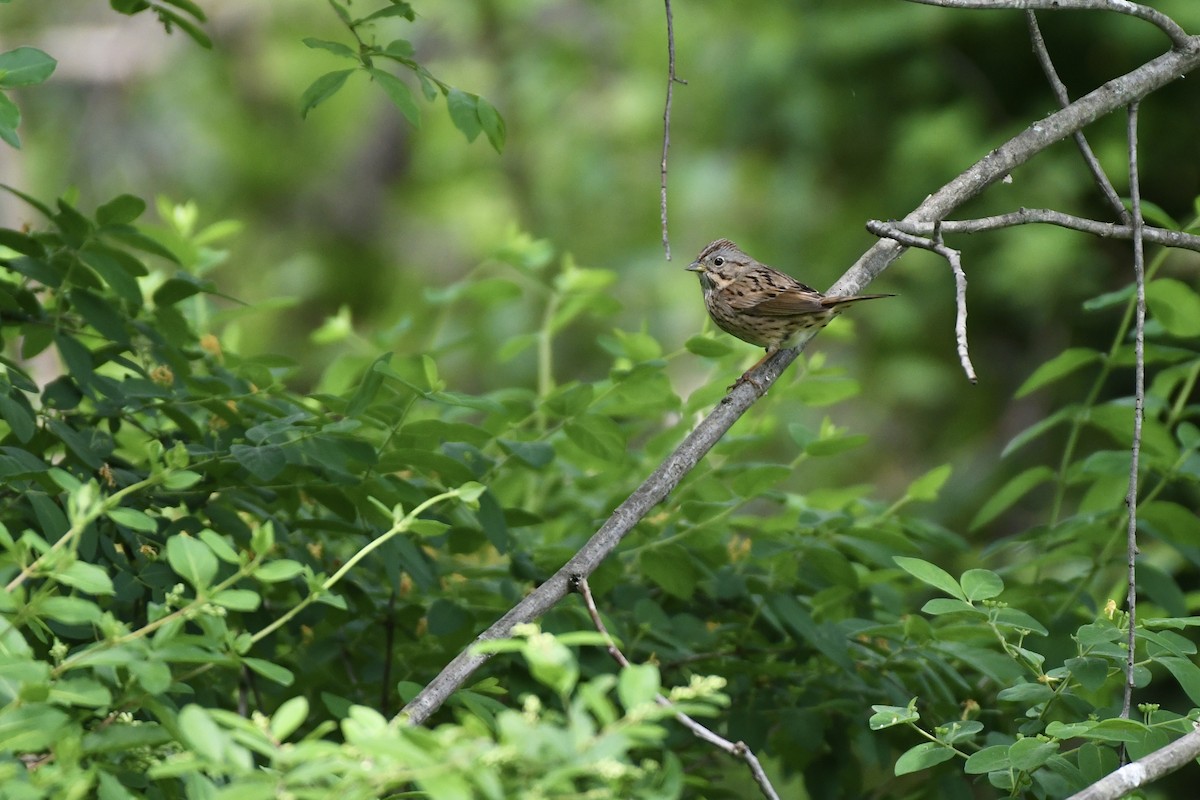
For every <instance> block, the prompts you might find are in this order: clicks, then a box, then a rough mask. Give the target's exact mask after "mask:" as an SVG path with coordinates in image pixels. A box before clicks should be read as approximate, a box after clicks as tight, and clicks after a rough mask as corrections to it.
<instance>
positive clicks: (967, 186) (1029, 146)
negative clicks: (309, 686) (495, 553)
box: [401, 0, 1200, 724]
mask: <svg viewBox="0 0 1200 800" xmlns="http://www.w3.org/2000/svg"><path fill="white" fill-rule="evenodd" d="M1060 2H1063V3H1066V2H1067V0H1060ZM1197 66H1200V37H1192V38H1191V39H1189V40H1188V47H1186V48H1183V47H1181V48H1179V49H1178V50H1175V51H1172V52H1169V53H1165V54H1163V55H1161V56H1159V57H1158V58H1155V59H1154V60H1152V61H1150V62H1148V63H1146V64H1143V65H1142V66H1140V67H1138V68H1137V69H1135V70H1133V71H1132V72H1129V73H1127V74H1125V75H1122V76H1121V77H1118V78H1114V79H1113V80H1111V81H1109V82H1108V83H1105V84H1104V85H1103V86H1101V87H1099V88H1098V89H1096V90H1094V91H1092V92H1090V93H1088V94H1086V95H1084V96H1083V97H1081V98H1079V99H1078V100H1076V101H1075V102H1073V103H1072V104H1071V105H1070V106H1068V107H1067V108H1064V109H1062V110H1061V111H1057V112H1055V113H1053V114H1051V115H1050V116H1048V117H1046V118H1044V119H1042V120H1040V121H1039V122H1036V123H1034V124H1033V125H1031V126H1030V127H1029V128H1027V129H1025V130H1024V131H1022V132H1021V133H1020V134H1018V135H1017V136H1015V137H1013V138H1012V139H1010V140H1009V141H1007V142H1005V143H1004V144H1002V145H1000V146H999V147H998V148H996V149H995V150H993V151H992V152H990V153H988V155H986V156H984V158H982V159H981V160H980V161H978V162H976V163H975V164H974V165H972V166H971V167H970V168H968V169H967V170H966V171H965V172H963V173H962V174H961V175H959V176H958V177H957V178H955V179H954V180H952V181H950V183H948V184H946V185H945V186H943V187H942V188H940V189H938V190H937V191H936V192H934V193H933V194H931V195H930V196H929V197H927V198H926V199H925V201H924V202H922V203H921V205H919V206H918V207H917V208H916V209H914V210H913V211H912V212H911V213H910V214H909V215H908V216H907V217H905V219H904V222H905V223H906V224H908V223H916V222H923V221H934V220H939V219H942V218H943V217H945V216H946V215H948V214H950V213H951V212H953V211H954V210H955V209H956V208H958V207H959V206H961V205H962V204H963V203H965V202H967V201H968V200H970V199H971V198H973V197H975V196H976V195H978V194H980V193H981V192H982V191H983V190H984V189H986V188H987V187H988V186H990V185H991V184H993V183H995V182H996V181H999V180H1000V179H1002V178H1003V177H1004V176H1005V175H1007V174H1008V173H1009V172H1011V171H1012V170H1013V169H1015V168H1016V167H1018V166H1020V165H1021V164H1023V163H1025V162H1026V161H1028V160H1029V159H1031V158H1033V156H1035V155H1036V154H1038V153H1040V152H1041V151H1042V150H1045V149H1046V148H1048V147H1050V146H1051V145H1052V144H1054V143H1055V142H1058V141H1060V140H1062V139H1064V138H1065V137H1067V136H1070V135H1071V134H1072V133H1074V132H1075V131H1077V130H1079V129H1080V128H1082V127H1084V126H1085V125H1088V124H1090V123H1092V122H1094V121H1095V120H1097V119H1099V118H1100V117H1102V116H1104V115H1105V114H1109V113H1111V112H1112V111H1114V110H1116V109H1118V108H1122V107H1124V106H1127V105H1129V103H1131V102H1133V101H1134V100H1137V99H1138V98H1141V97H1144V96H1145V95H1147V94H1149V93H1150V92H1153V91H1154V90H1156V89H1159V88H1161V87H1163V86H1165V85H1167V84H1168V83H1171V82H1172V81H1175V80H1178V79H1179V78H1181V77H1182V76H1184V75H1186V74H1187V73H1189V72H1191V71H1192V70H1194V69H1196V67H1197ZM904 249H905V248H904V246H903V245H901V244H899V243H898V242H896V241H894V240H891V239H881V240H879V241H878V242H876V244H875V245H874V246H873V247H871V249H869V250H868V251H867V252H866V253H864V254H863V255H862V257H861V258H859V259H858V261H857V262H855V263H854V264H853V265H852V266H851V267H850V269H848V270H847V271H846V273H845V274H844V275H842V277H841V278H840V279H838V281H837V283H835V284H834V285H833V286H832V287H831V288H830V289H829V294H857V293H859V292H860V291H861V290H862V288H863V287H864V286H866V285H867V283H869V282H870V281H871V280H872V279H873V278H874V277H875V276H876V275H878V274H879V273H881V272H883V270H885V269H887V267H888V266H889V265H890V264H891V263H892V262H893V261H895V260H896V259H897V258H898V257H899V256H900V254H901V253H903V252H904ZM806 344H807V340H805V341H802V342H800V344H799V345H798V346H797V347H792V348H786V349H784V350H780V351H779V352H778V353H776V354H775V355H773V356H771V357H770V358H768V359H767V360H766V361H764V362H763V364H762V365H761V366H760V367H758V369H757V370H755V372H754V376H753V377H754V381H753V382H751V381H745V382H743V383H741V384H740V385H738V386H736V387H735V388H734V389H733V390H732V391H731V392H730V393H729V394H727V395H726V396H725V398H724V399H723V400H722V401H721V403H720V405H718V406H717V407H716V408H715V409H714V410H713V412H712V413H711V414H710V415H709V416H708V417H706V418H705V419H704V420H703V421H702V422H701V423H700V424H699V425H697V426H696V428H695V430H693V431H692V432H691V433H690V434H689V435H688V436H687V438H685V439H684V440H683V442H682V443H681V444H680V445H679V447H678V448H676V449H675V452H673V453H671V455H669V456H667V458H666V460H664V461H663V462H662V464H660V465H659V467H658V469H656V470H655V471H654V472H653V473H652V474H651V475H650V477H648V478H647V479H646V480H645V481H644V482H643V483H642V484H641V486H639V487H638V488H637V489H636V490H634V492H633V494H631V495H630V496H629V497H628V498H627V499H626V500H625V501H624V502H623V503H621V505H619V506H618V507H617V508H616V510H615V511H613V513H612V516H610V517H609V518H608V520H607V521H606V522H605V523H604V525H603V526H601V528H600V529H599V530H598V531H597V532H596V533H595V534H594V535H593V536H592V538H591V539H589V540H588V542H587V543H586V544H585V545H584V546H583V547H582V548H581V549H580V550H579V552H578V553H576V554H575V555H574V556H573V557H572V558H571V559H570V560H569V561H568V562H567V563H566V564H565V565H564V566H563V567H562V568H561V569H559V571H558V572H556V573H555V574H554V575H553V576H551V577H550V578H549V579H548V580H547V581H546V582H545V583H543V584H542V585H541V586H539V587H537V589H535V590H534V591H532V592H531V593H530V594H528V595H526V596H525V597H524V598H523V599H522V600H521V601H520V602H519V603H518V604H517V605H515V606H514V607H513V608H512V609H510V610H509V611H508V613H506V614H505V615H504V616H502V617H501V618H500V619H499V620H497V621H496V622H495V623H493V624H492V625H491V627H489V628H488V629H487V630H485V631H484V632H483V633H481V634H480V635H479V637H478V639H479V640H484V641H486V640H488V639H498V638H503V637H506V636H508V635H509V633H510V631H511V630H512V626H513V625H515V624H517V623H520V622H529V621H532V620H534V619H537V618H538V617H540V616H541V615H542V614H544V613H546V611H548V610H549V609H550V608H552V607H553V606H554V605H555V604H556V603H557V602H558V601H559V600H561V599H562V598H563V596H564V595H566V593H567V590H568V587H569V581H570V578H571V576H573V575H590V574H591V573H592V572H593V571H594V570H595V569H596V567H598V566H599V565H600V562H601V561H603V560H604V558H605V557H607V556H608V554H609V553H611V552H612V550H613V549H614V548H615V547H616V546H617V544H618V543H619V542H620V541H621V538H622V537H623V536H624V535H625V534H626V533H628V532H629V531H630V530H632V528H633V526H634V525H636V524H637V522H638V521H639V520H640V519H641V518H642V517H643V516H644V515H645V514H646V513H647V512H648V511H649V510H650V509H651V508H653V507H654V506H655V505H657V504H658V503H659V502H661V501H662V500H663V499H664V498H665V497H666V496H667V495H668V494H669V493H670V492H671V490H672V489H674V488H675V487H676V486H677V485H678V484H679V481H680V480H682V479H683V476H684V475H686V474H687V473H688V472H689V471H690V470H691V469H692V468H693V467H694V466H695V465H696V463H697V462H698V461H699V460H700V459H701V458H702V457H703V456H704V454H705V453H707V452H708V451H709V450H710V449H712V447H713V445H715V444H716V443H717V441H718V440H719V439H720V438H721V437H722V436H723V435H724V434H725V432H726V431H728V430H729V428H730V427H731V426H732V425H733V423H734V422H736V421H737V420H738V418H739V417H741V415H742V414H744V413H745V412H746V409H748V408H749V407H750V406H751V405H752V404H753V403H754V401H755V400H757V399H758V397H759V391H758V389H757V388H756V385H757V386H761V387H763V388H764V389H766V388H769V387H770V385H771V384H772V383H774V382H775V380H776V379H777V378H778V377H779V375H780V373H781V372H783V370H784V369H785V368H786V367H787V365H788V364H790V363H791V362H792V361H794V360H795V358H796V356H798V355H799V354H800V350H801V349H802V348H803V347H804V346H805V345H806ZM487 659H488V656H487V655H484V654H480V653H476V652H474V648H471V647H468V648H466V649H464V650H463V652H461V653H460V654H459V655H458V656H457V657H455V658H454V660H452V661H451V662H450V663H449V664H447V665H446V667H445V668H444V669H443V670H442V672H441V673H440V674H439V675H438V676H437V677H436V678H434V679H433V680H432V681H431V682H430V683H429V684H428V685H427V686H426V687H425V688H424V689H422V690H421V691H420V692H419V693H418V694H417V696H416V697H414V698H413V700H412V701H411V702H410V703H409V704H408V705H407V706H405V707H404V710H403V711H402V712H401V713H402V714H405V715H406V716H407V719H408V721H409V722H410V723H412V724H420V723H422V722H424V721H425V720H426V719H428V718H429V715H430V714H432V713H433V712H434V710H436V709H437V708H438V707H439V706H440V705H441V704H442V703H443V702H444V701H445V699H446V698H447V697H448V696H449V695H450V694H451V693H452V692H454V691H455V690H456V689H458V688H459V687H460V686H461V685H462V684H463V683H464V682H465V681H466V680H467V678H468V677H469V676H470V675H471V673H473V672H474V671H475V670H476V669H478V668H479V667H480V666H481V665H482V664H483V663H484V662H485V661H486V660H487Z"/></svg>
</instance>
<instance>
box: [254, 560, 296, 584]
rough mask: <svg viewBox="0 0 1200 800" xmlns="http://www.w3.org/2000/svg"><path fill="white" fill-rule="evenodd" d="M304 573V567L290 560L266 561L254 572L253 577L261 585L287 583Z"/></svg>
mask: <svg viewBox="0 0 1200 800" xmlns="http://www.w3.org/2000/svg"><path fill="white" fill-rule="evenodd" d="M302 572H304V565H303V564H301V563H300V562H299V561H293V560H291V559H290V558H280V559H277V560H275V561H268V562H267V563H265V564H263V565H262V566H261V567H259V568H258V569H257V570H255V571H254V577H255V578H257V579H258V580H260V581H262V582H263V583H280V582H281V581H288V580H291V579H292V578H294V577H296V576H297V575H299V574H301V573H302Z"/></svg>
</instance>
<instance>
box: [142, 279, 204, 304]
mask: <svg viewBox="0 0 1200 800" xmlns="http://www.w3.org/2000/svg"><path fill="white" fill-rule="evenodd" d="M203 291H205V286H204V285H202V284H200V283H198V282H197V281H196V280H195V279H193V278H191V276H183V277H179V278H170V279H169V280H166V281H164V282H163V285H162V286H160V287H158V288H157V289H156V290H155V291H154V304H155V305H156V306H169V305H174V304H175V303H178V302H179V301H180V300H185V299H187V298H189V297H191V296H192V295H194V294H199V293H200V292H203Z"/></svg>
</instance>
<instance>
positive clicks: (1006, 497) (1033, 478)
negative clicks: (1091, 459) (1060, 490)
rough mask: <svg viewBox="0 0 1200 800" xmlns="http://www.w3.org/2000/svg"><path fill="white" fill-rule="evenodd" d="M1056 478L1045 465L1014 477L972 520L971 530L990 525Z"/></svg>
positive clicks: (990, 498) (1031, 468)
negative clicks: (1029, 494)
mask: <svg viewBox="0 0 1200 800" xmlns="http://www.w3.org/2000/svg"><path fill="white" fill-rule="evenodd" d="M1055 477H1056V476H1055V473H1054V470H1052V469H1050V468H1049V467H1047V466H1045V465H1042V466H1037V467H1030V468H1029V469H1027V470H1025V471H1024V472H1021V473H1018V474H1017V475H1015V476H1013V477H1012V478H1011V479H1010V480H1009V481H1008V483H1006V484H1004V486H1003V487H1001V488H1000V489H999V490H998V491H997V492H996V493H995V494H993V495H992V496H991V497H989V498H988V500H987V502H985V503H984V504H983V506H982V507H981V508H980V509H979V511H977V512H975V518H974V519H972V520H971V525H970V528H971V530H973V531H974V530H978V529H979V528H981V527H983V526H984V525H986V524H988V523H989V522H991V521H992V520H994V519H995V518H996V517H998V516H1000V515H1001V514H1003V513H1004V512H1005V511H1007V510H1008V509H1009V508H1011V507H1012V506H1013V504H1015V503H1016V502H1017V501H1018V500H1020V499H1021V498H1022V497H1024V496H1025V495H1026V494H1028V493H1029V492H1031V491H1032V490H1033V489H1035V488H1036V487H1038V486H1040V485H1042V484H1043V483H1050V482H1052V481H1053V480H1054V479H1055Z"/></svg>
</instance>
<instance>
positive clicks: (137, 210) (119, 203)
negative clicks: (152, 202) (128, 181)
mask: <svg viewBox="0 0 1200 800" xmlns="http://www.w3.org/2000/svg"><path fill="white" fill-rule="evenodd" d="M145 210H146V201H145V200H143V199H142V198H140V197H136V196H134V195H132V194H122V195H118V196H117V197H114V198H113V199H112V200H109V201H108V202H107V203H105V204H104V205H102V206H100V207H99V208H97V209H96V222H97V223H99V224H100V225H127V224H129V223H130V222H133V221H134V220H135V219H137V218H138V217H140V216H141V215H142V214H143V213H144V212H145Z"/></svg>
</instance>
